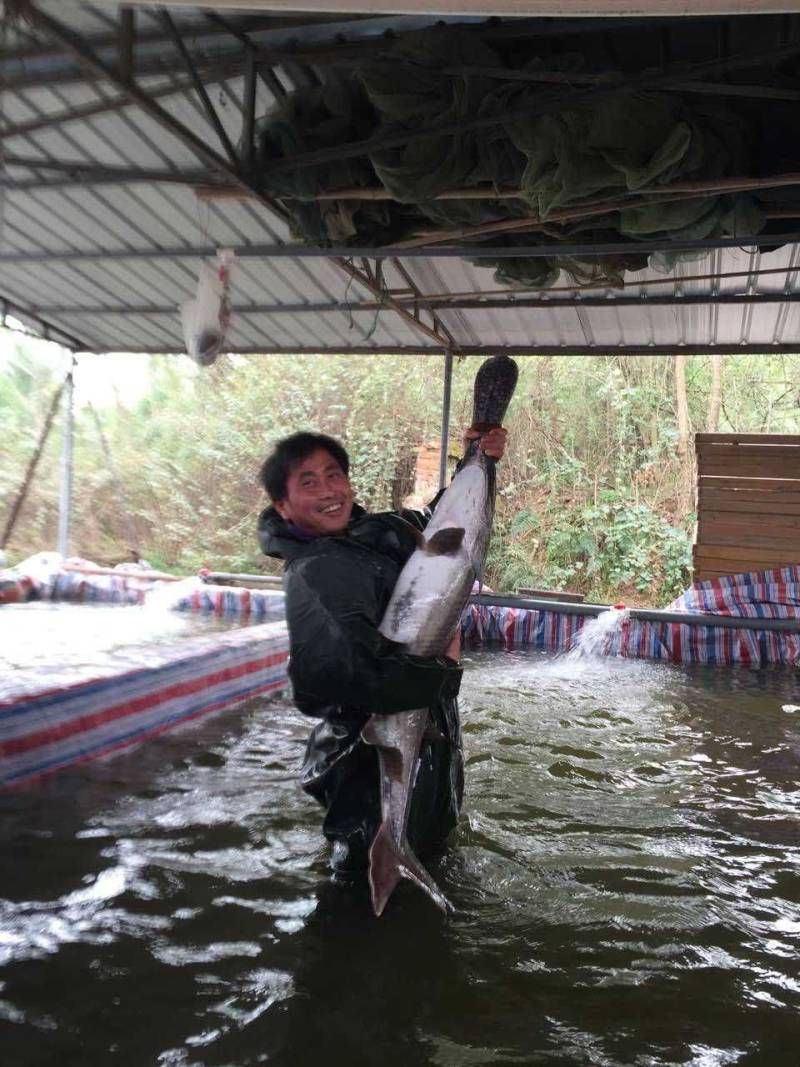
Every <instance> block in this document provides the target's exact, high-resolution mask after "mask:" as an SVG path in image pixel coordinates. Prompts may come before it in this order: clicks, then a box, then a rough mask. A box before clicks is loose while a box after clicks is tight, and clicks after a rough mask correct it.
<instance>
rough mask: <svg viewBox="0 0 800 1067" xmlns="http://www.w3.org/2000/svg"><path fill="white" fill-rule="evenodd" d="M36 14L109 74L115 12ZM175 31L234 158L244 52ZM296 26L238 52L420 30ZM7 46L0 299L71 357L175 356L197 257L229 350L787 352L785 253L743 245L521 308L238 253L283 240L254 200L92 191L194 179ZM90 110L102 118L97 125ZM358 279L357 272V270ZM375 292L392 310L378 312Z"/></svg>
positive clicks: (799, 317)
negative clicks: (135, 174)
mask: <svg viewBox="0 0 800 1067" xmlns="http://www.w3.org/2000/svg"><path fill="white" fill-rule="evenodd" d="M37 7H38V8H39V9H40V10H41V11H43V12H44V13H45V14H47V15H49V16H52V17H53V18H56V19H57V20H58V22H59V23H60V24H61V25H62V26H65V27H67V29H68V30H69V31H72V32H74V33H76V34H77V35H78V36H79V37H80V39H81V41H82V42H83V43H84V44H85V43H86V42H89V46H90V47H91V48H92V50H93V52H94V53H95V54H96V55H97V56H98V57H99V58H100V59H101V61H103V62H105V63H106V64H108V65H111V67H113V64H115V63H116V62H117V59H118V54H119V53H118V49H117V40H116V34H117V33H118V12H117V11H116V10H115V9H114V8H113V7H112V6H111V5H108V4H106V5H104V6H103V8H102V9H99V8H94V7H92V6H90V5H86V4H77V3H75V2H70V0H40V2H39V3H38V5H37ZM251 18H255V17H254V16H251ZM174 19H175V22H176V24H177V26H178V27H179V29H180V30H181V32H182V33H184V34H185V36H186V40H187V42H188V43H189V44H190V45H191V47H192V50H193V54H194V55H195V56H196V57H197V58H198V59H199V60H200V63H201V65H200V67H199V70H200V72H201V75H202V77H203V79H204V81H205V83H206V84H207V88H208V91H209V93H210V94H211V95H212V99H213V104H214V106H215V108H216V111H217V114H218V115H219V118H220V121H221V124H222V126H223V127H224V129H225V131H226V132H227V134H228V137H229V138H230V140H231V141H232V142H233V143H234V144H236V143H237V142H238V140H239V138H240V135H241V131H242V121H243V119H242V116H243V106H244V105H243V101H244V96H245V84H244V78H243V77H242V76H241V75H239V74H235V73H234V74H232V73H231V69H232V67H231V64H233V66H234V67H235V66H236V63H234V60H235V57H237V56H238V57H239V60H237V61H236V62H239V63H240V61H241V53H242V46H241V43H240V42H239V41H238V40H237V38H236V37H235V36H233V35H231V34H230V33H227V32H225V30H224V28H222V27H220V26H219V25H215V24H214V23H213V22H212V21H210V20H209V19H208V17H207V14H203V13H202V12H199V11H191V10H188V9H183V10H181V11H180V12H177V11H176V12H175V13H174ZM288 21H291V20H288ZM296 21H297V23H298V25H296V26H295V27H294V28H289V27H287V26H286V25H285V23H286V22H287V19H286V18H283V19H280V20H273V21H270V20H269V19H267V18H266V17H260V18H259V19H257V21H256V22H251V23H236V24H235V27H234V28H237V27H238V28H239V29H240V30H241V27H242V26H246V32H248V33H249V34H250V37H251V40H252V42H254V43H258V44H264V43H266V44H270V45H273V46H275V47H278V46H280V45H284V44H285V43H286V41H287V40H288V39H289V38H290V36H295V37H297V36H298V35H299V36H300V37H301V38H302V40H303V42H314V41H326V40H332V39H333V38H334V36H335V35H336V34H337V33H339V32H340V31H341V30H342V29H343V28H344V29H346V30H347V33H348V34H349V35H350V36H352V35H354V34H358V33H361V34H364V33H377V32H380V31H382V30H383V29H385V28H386V26H387V25H389V24H393V25H395V26H396V27H399V28H403V27H406V26H417V25H419V24H420V21H421V20H420V19H419V18H415V19H414V20H407V19H402V18H397V19H392V20H386V19H380V20H363V21H353V22H348V23H347V24H346V26H345V25H344V24H342V25H339V24H336V23H334V24H331V23H330V22H329V21H328V22H321V23H318V24H315V23H313V22H309V21H308V20H307V19H306V20H303V18H302V16H297V19H296ZM136 25H137V33H138V34H139V36H140V43H138V44H137V47H136V53H135V55H136V62H137V64H139V65H140V69H143V70H145V71H148V72H149V73H146V74H144V75H142V76H141V77H139V79H138V84H139V86H140V87H141V88H142V89H143V90H145V91H146V92H147V93H148V94H150V95H151V96H152V97H153V98H154V99H155V100H156V101H157V103H158V105H159V106H160V107H161V108H163V109H164V113H165V114H166V115H167V116H168V117H171V118H172V119H174V120H177V121H178V122H179V123H181V124H182V125H183V126H184V127H186V128H188V130H189V131H191V133H192V134H193V135H194V136H196V137H197V138H199V139H200V140H201V141H202V142H203V143H204V144H205V145H206V146H207V147H209V148H211V149H212V150H213V151H214V152H215V153H217V154H218V155H220V156H223V155H224V145H223V144H221V143H220V139H219V138H218V136H217V133H216V132H215V130H214V127H213V125H212V123H211V122H210V121H209V117H208V115H207V113H206V110H205V109H204V107H203V105H202V102H201V101H200V99H199V98H198V96H197V93H196V92H195V91H194V90H193V89H191V88H188V87H187V85H188V78H189V75H188V73H187V70H186V69H185V68H184V67H183V66H182V65H181V63H180V60H179V57H178V54H177V52H176V51H175V49H174V47H173V45H172V44H171V43H169V42H168V41H166V43H165V37H164V27H163V25H162V24H161V23H160V22H159V21H158V20H157V18H156V16H155V15H154V14H151V13H149V12H147V11H142V12H137V23H136ZM5 33H6V37H5V42H4V47H3V52H2V57H0V72H2V76H3V79H4V88H3V90H2V99H1V100H0V105H1V109H2V130H3V152H4V156H5V179H6V183H7V187H6V189H5V192H4V195H3V201H2V241H1V242H0V298H5V300H6V302H7V310H8V311H9V312H10V313H11V314H13V315H14V316H15V317H17V318H20V319H22V321H24V322H26V323H29V324H33V325H37V326H38V327H39V328H40V329H42V330H49V332H50V334H51V335H52V336H53V337H54V338H57V339H61V340H63V341H66V342H67V343H68V344H70V345H71V346H72V347H77V348H85V349H91V350H95V351H116V350H123V351H146V352H164V351H181V350H182V349H183V341H182V337H181V329H180V321H179V316H178V311H177V308H178V305H179V304H180V303H181V302H182V301H183V300H185V299H187V298H189V297H191V296H192V295H193V293H194V287H195V283H196V277H197V270H198V266H199V264H200V261H201V255H200V252H201V251H202V250H207V249H213V248H215V247H226V248H233V249H234V250H236V251H237V252H238V253H239V257H238V260H237V263H236V266H235V268H234V274H233V284H232V295H233V308H234V317H233V321H232V327H231V332H230V335H229V342H230V349H231V351H240V352H276V351H295V350H297V351H301V350H302V351H305V350H313V351H328V350H330V351H337V352H345V351H349V350H364V349H369V350H374V351H384V352H402V351H404V350H407V351H417V350H420V349H425V350H430V351H432V352H436V351H442V350H443V348H444V347H448V346H449V347H455V348H461V349H464V350H469V349H479V348H482V347H490V348H492V349H499V348H503V347H515V348H518V349H521V350H530V351H536V350H539V351H564V352H576V351H586V352H592V351H599V352H602V351H610V350H611V351H613V350H620V351H625V350H637V351H638V350H641V351H648V350H649V351H663V350H667V349H669V350H674V349H675V348H677V347H682V348H685V349H687V350H693V349H694V350H698V349H701V348H703V347H705V346H717V347H718V348H725V349H732V348H749V349H754V348H760V349H762V350H765V351H767V350H775V349H776V348H780V349H781V350H789V349H792V350H797V351H800V302H796V300H797V297H798V294H800V289H799V288H798V275H799V274H800V245H798V244H786V245H784V246H783V247H782V248H779V249H778V250H773V251H765V252H763V253H762V252H759V251H758V250H751V249H740V248H725V249H712V250H709V251H706V252H699V253H698V254H697V258H696V259H694V260H693V261H692V262H690V263H686V262H685V263H683V264H682V265H681V266H680V267H679V268H677V269H676V270H674V271H673V272H672V273H671V274H669V275H664V274H659V273H658V272H656V271H655V270H652V269H650V270H647V271H643V272H639V273H637V274H628V275H627V276H626V278H625V287H624V290H621V291H620V290H611V289H597V288H595V289H591V290H587V289H586V288H578V287H576V286H575V284H574V283H573V282H572V280H571V279H570V278H568V277H566V276H564V275H562V277H561V279H560V280H559V282H558V284H557V285H556V286H554V287H553V288H551V289H550V290H547V291H540V292H528V293H520V292H516V293H514V292H511V291H509V290H507V289H501V288H500V287H499V286H498V285H497V284H496V283H495V281H494V278H493V272H492V270H491V269H490V268H485V267H481V266H475V265H471V264H470V263H468V262H467V261H465V260H464V259H459V258H450V257H444V256H442V255H428V256H427V258H410V257H409V258H405V259H403V262H402V268H403V269H404V271H405V274H404V273H401V268H400V267H399V266H397V265H396V264H395V262H394V261H393V260H387V261H385V262H384V264H383V267H382V276H381V277H379V278H374V279H373V284H372V285H370V284H367V282H368V279H365V280H364V281H361V280H358V279H354V278H353V277H352V276H349V275H348V273H347V272H346V271H345V270H344V269H343V268H342V266H341V265H340V264H338V263H337V262H335V261H333V260H331V259H323V258H294V257H292V256H285V257H282V258H275V257H274V256H272V255H269V254H267V255H259V254H253V253H254V252H256V251H257V250H258V249H267V250H269V249H273V250H274V249H279V248H280V246H284V245H287V244H291V242H292V238H291V235H290V233H289V230H288V228H287V225H286V223H285V222H284V220H283V219H282V218H281V217H280V216H279V214H277V213H276V212H275V211H273V210H272V209H271V208H270V207H269V206H267V205H265V204H264V203H262V202H259V201H258V200H257V199H255V198H253V199H249V200H235V199H227V200H217V201H215V202H213V203H208V202H206V201H203V200H201V199H198V197H197V196H196V195H195V193H194V192H193V191H192V189H191V188H190V187H188V186H187V185H186V184H179V183H178V182H177V181H176V182H170V181H166V180H162V181H141V180H137V181H125V180H123V175H120V176H119V177H117V176H114V175H110V176H108V178H107V180H105V181H99V180H98V179H97V177H96V172H95V171H94V170H93V169H92V168H97V167H98V166H102V167H106V168H119V169H120V170H122V169H124V168H128V169H134V170H141V169H143V168H149V169H152V170H157V171H159V172H161V173H162V174H163V175H164V176H165V177H169V174H170V173H172V174H174V175H176V176H177V175H178V174H179V173H181V172H191V173H197V174H200V173H201V171H202V170H203V169H204V168H203V167H202V164H201V162H200V161H199V160H198V157H197V154H196V152H195V151H194V150H193V149H192V147H191V146H190V145H189V144H187V143H185V141H184V140H182V139H181V138H180V137H179V136H176V135H175V133H174V132H171V131H170V130H169V129H167V128H166V127H165V125H164V123H163V121H160V119H159V114H158V113H150V114H149V113H147V111H146V110H145V109H144V108H143V106H142V105H141V103H137V102H133V101H130V100H128V101H127V102H123V101H122V96H123V95H124V92H125V87H124V85H123V86H122V87H120V85H118V84H112V81H111V80H110V79H109V78H107V77H106V78H103V77H98V76H97V74H96V73H95V74H87V72H86V70H85V69H84V66H83V65H82V64H81V62H80V61H79V60H78V59H77V58H76V56H75V54H74V53H73V52H72V50H71V49H70V47H68V46H66V45H65V44H64V43H63V42H62V43H59V42H54V41H52V40H48V38H47V34H45V33H43V32H41V30H38V29H37V30H36V33H35V37H34V38H33V39H32V38H31V31H30V29H26V28H25V27H24V24H23V25H20V26H17V27H10V28H7V29H6V31H5ZM210 71H218V72H220V71H221V72H222V73H216V74H214V73H209V72H210ZM272 74H274V77H275V78H277V85H276V83H275V82H272V83H271V84H272V86H273V89H274V90H275V91H277V90H278V89H279V88H280V85H283V86H284V88H291V86H292V85H293V84H296V83H297V82H298V81H299V80H302V79H303V78H307V77H311V78H313V76H314V73H313V69H311V68H301V67H299V66H298V65H297V64H294V63H289V62H287V63H285V64H283V65H281V64H278V65H276V66H275V67H274V68H272ZM257 94H258V95H257V104H256V114H257V115H258V114H263V113H264V112H265V111H266V110H267V109H268V108H269V107H270V106H271V105H272V104H273V103H274V100H275V97H274V95H273V92H272V91H271V90H270V88H269V86H268V84H267V82H266V81H264V80H259V82H258V88H257ZM113 102H116V103H113ZM109 103H113V106H108V105H109ZM104 106H105V107H107V109H106V110H103V111H100V110H98V109H99V108H101V107H104ZM90 112H91V113H90ZM70 115H72V117H69V116H70ZM23 124H24V126H25V128H24V129H23V130H20V132H16V133H15V132H14V128H15V127H20V126H21V125H23ZM71 167H73V168H76V170H75V171H74V172H71V171H70V168H71ZM81 167H83V168H84V170H81V169H80V168H81ZM85 168H89V170H88V171H87V170H86V169H85ZM354 266H355V267H356V268H357V269H359V270H362V271H363V270H364V266H363V264H362V263H361V262H360V261H356V262H355V263H354ZM370 269H374V267H371V268H370ZM412 287H413V289H412ZM413 290H416V292H414V291H413ZM375 292H378V293H379V294H386V293H388V294H389V296H386V295H382V296H381V297H380V298H379V299H376V297H375ZM667 298H668V299H667ZM390 300H391V301H393V302H394V303H393V306H390ZM768 300H769V302H767V301H768ZM398 306H399V307H401V308H402V310H403V314H401V313H399V312H398ZM433 313H435V315H436V319H433V318H432V314H433ZM415 316H418V317H417V318H415ZM419 324H422V326H424V327H427V330H424V329H421V328H420V325H419ZM431 330H434V331H436V332H438V335H439V338H438V339H437V337H436V336H431ZM449 338H452V342H450V341H449Z"/></svg>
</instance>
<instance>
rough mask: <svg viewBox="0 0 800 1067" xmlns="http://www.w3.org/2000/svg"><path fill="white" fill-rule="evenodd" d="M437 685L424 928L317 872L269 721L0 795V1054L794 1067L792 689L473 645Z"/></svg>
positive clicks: (778, 681) (287, 757) (755, 677)
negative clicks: (459, 773)
mask: <svg viewBox="0 0 800 1067" xmlns="http://www.w3.org/2000/svg"><path fill="white" fill-rule="evenodd" d="M462 694H463V715H464V726H465V744H466V753H467V761H468V769H467V787H468V795H467V804H466V808H465V813H464V816H463V818H462V822H461V825H460V828H459V831H458V833H457V835H456V837H455V839H454V843H453V847H452V848H451V849H450V850H449V852H448V853H447V855H446V856H445V857H443V858H442V860H441V861H439V863H438V865H437V866H436V867H435V869H434V874H435V876H436V877H437V880H438V881H439V882H440V884H441V886H442V888H443V889H444V891H445V892H446V893H447V895H448V896H449V897H450V898H451V899H452V900H453V902H454V903H455V905H456V908H457V913H456V915H455V916H453V917H450V918H447V919H446V918H444V917H443V916H441V915H440V914H439V912H438V911H436V909H435V908H433V907H432V905H431V904H430V902H429V901H428V900H427V899H426V898H424V897H423V896H422V895H421V894H418V893H417V892H415V890H414V889H413V888H412V887H409V886H401V888H400V889H399V890H398V892H397V894H396V896H395V897H394V898H393V900H392V902H391V906H390V908H389V909H388V910H387V913H386V914H385V916H384V917H383V918H382V919H380V920H376V919H374V918H373V917H372V915H371V913H370V910H369V902H368V898H367V891H366V886H365V885H364V884H362V885H360V886H350V887H345V886H340V885H334V884H331V883H329V882H328V880H327V869H326V865H325V859H324V855H323V850H322V847H321V844H322V843H321V838H320V835H319V823H320V818H319V814H318V812H317V810H316V808H315V807H314V805H313V804H312V803H311V802H310V801H309V800H308V799H307V798H306V797H304V796H303V794H302V793H301V792H300V790H299V788H298V787H297V785H296V782H295V774H296V770H297V766H298V764H299V761H300V758H301V755H302V746H303V743H304V738H305V734H306V732H307V728H308V722H307V720H303V719H302V718H301V716H299V715H298V714H297V713H296V712H295V711H293V710H292V709H291V708H288V707H286V706H284V705H281V704H256V705H253V706H252V707H250V708H249V709H247V710H246V711H244V712H242V713H235V714H233V715H228V716H225V717H221V718H219V719H217V720H216V721H211V722H208V723H206V724H203V725H201V726H199V727H197V728H195V729H193V730H192V731H189V732H186V733H184V734H181V735H173V736H172V737H165V738H162V739H161V740H160V741H159V742H158V743H155V744H153V745H151V746H148V747H147V748H143V749H141V750H140V751H139V752H137V753H134V754H132V755H130V756H127V757H125V758H121V759H118V760H116V761H114V762H112V763H108V764H106V765H97V766H89V767H87V768H85V769H83V770H80V771H75V772H73V773H70V774H64V775H62V776H60V777H59V778H56V779H53V780H52V781H51V782H50V783H49V784H46V785H44V786H41V787H38V788H37V789H32V790H28V791H27V792H20V793H17V794H12V795H7V796H4V797H0V815H2V824H1V825H2V830H0V871H2V886H1V887H0V898H2V899H0V1041H1V1042H2V1049H3V1059H4V1062H8V1063H9V1064H14V1065H15V1067H17V1065H18V1067H27V1065H31V1067H33V1065H36V1067H41V1065H48V1064H59V1065H64V1064H76V1065H78V1064H80V1065H83V1064H87V1063H103V1064H105V1063H114V1064H121V1065H125V1067H142V1065H145V1064H158V1065H166V1067H191V1065H198V1067H199V1065H209V1067H210V1065H219V1067H223V1065H229V1067H231V1065H233V1067H247V1065H250V1064H259V1063H270V1064H278V1065H286V1067H294V1065H306V1064H309V1063H312V1062H317V1061H322V1062H324V1063H326V1064H328V1065H331V1067H338V1065H339V1064H348V1065H350V1064H352V1065H356V1067H357V1065H359V1064H365V1065H372V1064H375V1065H376V1067H395V1065H398V1067H399V1065H401V1064H402V1065H406V1064H431V1065H434V1067H462V1065H466V1067H470V1065H473V1064H475V1065H482V1064H562V1063H563V1064H581V1065H583V1064H585V1065H587V1067H595V1065H598V1067H605V1065H610V1067H616V1065H627V1064H630V1065H636V1067H653V1065H659V1067H660V1065H665V1067H666V1065H671V1064H692V1065H695V1067H718V1065H725V1064H743V1065H749V1064H764V1065H768V1067H773V1065H778V1067H782V1065H783V1064H787V1065H789V1064H792V1065H794V1064H795V1063H797V1036H798V1023H797V1019H798V1009H800V964H799V963H798V959H799V954H798V951H797V950H798V947H800V862H799V861H800V835H798V820H797V810H798V803H800V791H799V789H800V787H799V785H798V779H799V778H800V775H798V756H799V755H800V710H797V709H798V706H800V687H799V686H798V682H797V678H796V676H794V675H791V674H788V673H779V672H773V673H769V672H739V673H736V672H730V671H721V670H714V669H709V670H702V669H693V670H690V671H682V670H677V669H674V668H671V667H663V666H653V665H647V664H643V663H633V662H626V661H613V662H606V661H601V662H597V661H594V662H585V663H583V664H581V665H578V666H575V665H574V664H573V665H572V666H569V665H567V666H566V667H565V664H564V663H563V662H561V661H558V660H556V661H554V660H552V659H550V658H547V657H545V656H541V655H537V654H527V655H524V654H504V653H489V652H481V653H473V654H470V657H469V662H468V670H467V673H466V675H465V681H464V686H463V689H462ZM786 709H790V710H786ZM791 709H795V710H791Z"/></svg>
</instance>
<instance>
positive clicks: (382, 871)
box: [369, 822, 454, 915]
mask: <svg viewBox="0 0 800 1067" xmlns="http://www.w3.org/2000/svg"><path fill="white" fill-rule="evenodd" d="M401 878H407V879H408V880H409V881H410V882H413V883H414V884H415V885H417V886H418V887H419V888H420V889H421V890H422V891H423V892H424V893H427V894H428V896H429V897H430V898H431V900H432V901H433V902H434V904H436V906H437V907H438V908H441V910H442V911H443V912H444V913H445V914H447V913H448V912H451V911H453V910H454V908H453V905H452V904H451V903H450V901H449V900H448V899H447V897H446V896H445V895H444V893H442V891H441V889H439V887H438V885H437V884H436V882H434V880H433V879H432V878H431V876H430V875H429V874H428V872H427V871H426V870H425V868H424V867H423V866H422V864H421V863H420V862H419V860H418V859H417V857H416V856H415V855H414V853H413V852H412V851H411V849H410V847H409V845H408V843H407V842H406V843H405V844H404V845H403V846H401V847H398V846H397V844H396V843H395V841H394V838H393V837H392V834H391V830H390V829H389V825H388V823H385V822H384V823H381V825H380V827H379V828H378V832H377V833H376V834H375V838H374V840H373V842H372V846H371V847H370V850H369V888H370V892H371V895H372V910H373V911H374V912H375V914H376V915H382V914H383V909H384V908H385V907H386V904H387V903H388V901H389V897H390V896H391V895H392V893H393V892H394V891H395V889H396V888H397V883H398V882H399V881H400V879H401Z"/></svg>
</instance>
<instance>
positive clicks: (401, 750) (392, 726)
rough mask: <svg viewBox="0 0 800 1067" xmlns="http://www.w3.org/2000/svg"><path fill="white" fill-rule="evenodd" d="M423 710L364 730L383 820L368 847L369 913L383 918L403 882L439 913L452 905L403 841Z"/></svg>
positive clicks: (425, 716) (425, 717)
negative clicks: (374, 758)
mask: <svg viewBox="0 0 800 1067" xmlns="http://www.w3.org/2000/svg"><path fill="white" fill-rule="evenodd" d="M429 718H430V716H429V712H428V709H427V708H420V709H417V710H416V711H405V712H401V713H400V714H396V715H373V716H371V718H370V719H369V721H368V722H367V724H366V725H365V727H364V729H363V730H362V734H361V736H362V737H363V738H364V740H365V741H366V742H367V744H370V745H375V746H376V747H377V749H378V761H379V765H380V775H381V815H382V821H381V825H380V826H379V828H378V832H377V833H376V835H375V838H374V840H373V842H372V846H371V848H370V865H369V884H370V891H371V894H372V908H373V911H374V912H375V914H376V915H381V914H382V913H383V909H384V908H385V907H386V902H387V901H388V899H389V897H390V896H391V895H392V893H393V892H394V889H395V887H396V885H397V883H398V882H399V881H400V879H401V878H407V879H408V880H409V881H411V882H414V883H415V885H418V886H419V888H420V889H422V890H423V892H425V893H427V894H428V895H429V896H430V897H431V899H432V900H433V901H434V902H435V903H436V904H437V905H438V906H439V907H440V908H441V909H442V911H444V912H447V911H452V905H451V904H450V903H449V901H448V900H447V898H446V897H445V896H444V894H443V893H442V892H441V891H440V889H439V887H438V886H437V885H436V883H435V882H434V880H433V879H432V878H431V876H430V875H429V874H428V872H427V871H426V870H425V868H424V867H423V866H422V864H421V863H420V861H419V860H418V859H417V857H416V856H415V855H414V851H413V849H412V848H411V846H410V845H409V843H408V839H407V837H406V827H407V825H408V811H409V808H410V806H411V792H412V789H413V786H414V779H415V778H416V773H417V766H418V763H419V750H420V746H421V744H422V738H423V737H424V735H425V732H426V730H427V729H428V724H429Z"/></svg>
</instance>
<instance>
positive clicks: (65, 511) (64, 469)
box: [58, 356, 75, 556]
mask: <svg viewBox="0 0 800 1067" xmlns="http://www.w3.org/2000/svg"><path fill="white" fill-rule="evenodd" d="M74 393H75V357H74V356H73V357H72V364H71V366H70V369H69V372H68V374H67V378H66V381H65V383H64V444H63V447H62V452H61V486H60V490H59V495H58V551H59V552H60V553H61V555H62V556H68V555H69V524H70V515H71V512H72V475H73V463H72V456H73V444H74V429H75V423H74V413H75V406H74V399H75V397H74Z"/></svg>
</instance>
